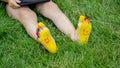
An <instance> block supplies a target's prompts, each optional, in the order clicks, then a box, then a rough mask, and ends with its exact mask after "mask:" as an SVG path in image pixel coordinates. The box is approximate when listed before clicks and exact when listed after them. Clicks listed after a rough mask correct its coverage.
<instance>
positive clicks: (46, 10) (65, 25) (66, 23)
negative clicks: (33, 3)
mask: <svg viewBox="0 0 120 68" xmlns="http://www.w3.org/2000/svg"><path fill="white" fill-rule="evenodd" d="M37 8H38V10H39V11H40V13H41V14H43V15H44V16H45V17H47V18H49V19H51V20H52V21H53V22H54V24H55V25H56V26H57V27H58V29H59V30H61V31H62V32H63V33H65V34H66V35H68V36H69V37H70V38H71V39H72V40H73V41H79V37H78V35H77V34H76V31H75V28H74V26H73V25H72V23H71V22H70V20H69V19H68V18H67V17H66V16H65V15H64V14H63V13H62V12H61V10H60V9H59V8H58V6H57V5H56V4H55V3H53V2H52V1H50V2H46V3H43V4H38V5H37Z"/></svg>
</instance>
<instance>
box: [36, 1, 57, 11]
mask: <svg viewBox="0 0 120 68" xmlns="http://www.w3.org/2000/svg"><path fill="white" fill-rule="evenodd" d="M54 7H57V5H56V4H55V3H54V2H52V1H50V2H46V3H42V4H41V3H40V4H38V5H37V9H38V10H39V11H43V10H46V9H52V8H54Z"/></svg>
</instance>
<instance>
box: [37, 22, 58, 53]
mask: <svg viewBox="0 0 120 68" xmlns="http://www.w3.org/2000/svg"><path fill="white" fill-rule="evenodd" d="M38 32H39V33H38ZM36 34H37V36H38V39H39V41H40V42H41V43H42V45H43V46H44V47H45V49H47V50H48V51H49V52H50V53H53V54H54V53H56V52H57V50H58V48H57V46H56V43H55V40H54V39H53V37H52V36H51V34H50V31H49V29H48V28H47V27H45V25H44V24H43V23H41V22H40V23H39V24H38V29H37V32H36Z"/></svg>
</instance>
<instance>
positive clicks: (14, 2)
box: [8, 0, 21, 8]
mask: <svg viewBox="0 0 120 68" xmlns="http://www.w3.org/2000/svg"><path fill="white" fill-rule="evenodd" d="M20 2H21V1H20V0H8V5H9V6H10V7H12V8H19V7H20V5H19V3H20Z"/></svg>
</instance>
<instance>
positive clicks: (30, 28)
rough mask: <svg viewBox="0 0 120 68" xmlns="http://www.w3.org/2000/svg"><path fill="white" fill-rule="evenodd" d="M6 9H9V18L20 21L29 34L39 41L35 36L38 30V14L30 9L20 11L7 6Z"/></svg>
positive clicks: (25, 8) (24, 8) (20, 9)
mask: <svg viewBox="0 0 120 68" xmlns="http://www.w3.org/2000/svg"><path fill="white" fill-rule="evenodd" d="M6 8H7V12H8V14H9V16H12V17H13V18H15V19H17V20H19V21H20V22H21V23H22V24H23V26H24V27H25V29H26V30H27V33H28V34H29V35H30V36H31V37H32V38H34V39H35V40H37V37H36V34H35V32H36V29H37V17H36V14H35V13H34V12H33V11H32V10H31V9H29V8H28V7H21V8H18V9H13V8H11V7H9V6H7V7H6ZM13 26H14V25H13ZM37 41H38V40H37Z"/></svg>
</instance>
